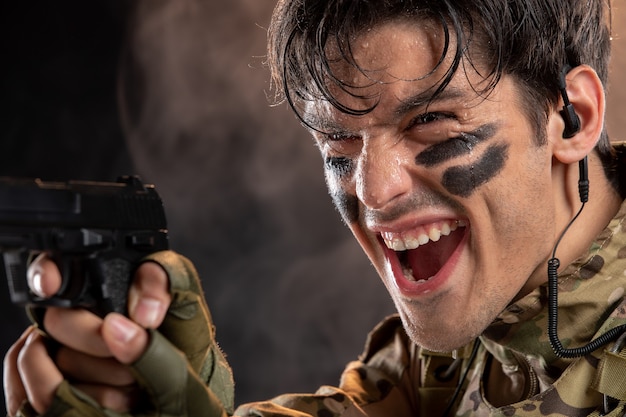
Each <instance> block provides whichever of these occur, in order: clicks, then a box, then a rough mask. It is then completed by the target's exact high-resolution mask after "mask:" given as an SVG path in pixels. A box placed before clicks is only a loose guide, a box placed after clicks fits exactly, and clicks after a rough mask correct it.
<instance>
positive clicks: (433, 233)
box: [381, 220, 467, 282]
mask: <svg viewBox="0 0 626 417" xmlns="http://www.w3.org/2000/svg"><path fill="white" fill-rule="evenodd" d="M466 226H467V224H466V222H465V221H463V220H449V221H448V220H447V221H440V222H437V223H433V224H429V225H427V226H422V227H419V228H417V229H415V230H411V231H409V232H402V233H388V232H383V233H381V238H382V241H383V243H384V245H385V247H386V249H387V250H386V251H385V252H386V254H387V256H388V257H389V258H390V260H391V261H392V264H393V263H395V262H393V257H396V258H397V262H398V264H399V265H400V267H401V270H402V274H403V275H404V277H405V278H406V279H407V280H409V281H415V282H419V281H428V280H430V279H431V278H433V277H434V276H436V275H437V273H438V272H439V271H440V270H441V269H442V268H443V267H444V265H445V264H446V263H447V262H448V260H449V259H450V258H451V257H452V254H453V253H454V252H455V250H456V248H457V247H458V246H459V244H460V243H461V241H462V240H463V236H464V234H465V233H464V230H465V227H466Z"/></svg>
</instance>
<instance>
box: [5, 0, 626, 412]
mask: <svg viewBox="0 0 626 417" xmlns="http://www.w3.org/2000/svg"><path fill="white" fill-rule="evenodd" d="M609 7H610V6H609V5H608V4H606V3H605V2H604V1H603V0H595V1H588V0H584V1H583V0H553V1H551V2H545V1H539V0H510V1H506V2H503V1H500V0H474V1H461V0H457V1H453V0H437V1H428V0H414V1H407V0H404V1H403V0H395V1H394V0H388V1H378V2H376V1H366V0H361V1H356V0H355V1H342V0H330V1H325V2H313V1H303V0H284V1H281V2H279V4H278V6H277V7H276V10H275V13H274V16H273V21H272V25H271V27H270V43H269V60H268V61H269V64H270V68H271V70H272V74H273V80H274V82H275V85H276V86H277V88H278V91H279V93H280V98H284V99H286V100H287V101H288V102H289V104H290V105H291V106H292V107H293V109H294V111H295V113H296V114H297V115H298V117H300V119H301V120H302V122H303V124H304V125H305V126H306V127H307V128H308V129H309V130H310V131H311V133H312V135H313V137H314V139H315V141H316V143H317V144H318V146H319V149H320V151H321V153H322V157H323V158H324V162H325V175H326V180H327V183H328V187H329V191H330V193H331V196H332V197H333V200H334V202H335V205H336V206H337V208H338V210H339V212H340V213H341V215H342V217H343V219H344V221H345V223H346V225H347V226H348V227H349V228H350V229H351V231H352V232H353V234H354V236H355V237H356V239H357V240H358V241H359V243H360V244H361V246H362V247H363V249H364V251H365V252H366V254H367V255H368V257H369V259H370V260H371V262H372V264H373V265H374V267H375V268H376V270H377V271H378V273H379V275H380V276H381V278H382V280H383V282H384V284H385V285H386V287H387V289H388V291H389V293H390V294H391V296H392V298H393V300H394V302H395V305H396V307H397V310H398V313H399V314H398V317H391V318H389V319H388V320H386V321H385V322H384V323H382V324H381V325H380V326H379V327H378V328H377V329H375V330H374V332H373V333H372V334H371V335H370V337H369V339H368V343H367V346H366V350H365V352H364V353H363V355H362V356H361V357H360V360H359V361H355V362H353V363H351V364H349V365H348V367H347V368H346V371H345V373H344V375H343V377H342V380H341V383H340V385H339V387H338V388H332V387H323V388H321V389H320V390H319V391H318V392H317V393H316V394H313V395H295V394H291V395H285V396H281V397H278V398H276V399H274V400H272V401H269V402H265V403H257V404H251V405H246V406H242V407H240V408H239V409H238V410H237V411H236V412H235V414H238V415H294V416H295V415H318V416H326V415H339V414H340V415H346V416H351V415H370V416H387V415H399V416H413V415H428V416H430V415H464V416H470V415H471V416H488V415H493V416H504V415H506V416H513V415H519V416H526V415H564V416H586V415H623V414H624V412H625V411H626V408H625V407H626V389H625V388H624V386H625V385H626V384H625V383H624V377H623V375H624V372H625V371H626V366H625V365H624V359H622V358H623V355H622V353H623V348H624V346H623V345H624V343H623V342H622V340H621V339H618V337H619V336H620V335H621V334H622V333H623V331H624V328H623V327H620V326H621V325H623V324H625V323H626V308H625V307H626V305H625V304H624V285H625V284H626V278H625V276H624V271H626V263H624V261H622V260H621V259H622V258H624V251H623V247H624V246H626V245H625V240H626V235H625V233H626V232H625V231H624V228H623V225H622V222H623V220H624V218H625V217H624V216H625V215H626V207H624V206H623V199H624V187H623V185H624V184H623V178H622V177H623V173H622V172H621V171H622V170H623V168H622V167H621V159H622V157H623V156H622V155H623V148H622V147H621V146H615V147H612V146H611V145H610V143H609V141H608V137H607V135H606V133H605V132H604V85H605V83H606V78H607V66H608V56H609V37H610V34H609V29H608V28H609V23H608V15H609V14H610V13H609ZM581 206H582V207H583V208H582V209H581ZM29 274H30V278H31V287H32V288H33V290H34V291H36V292H38V293H40V294H42V295H49V294H52V293H54V292H55V291H56V289H57V288H58V286H59V285H60V284H59V283H60V278H59V275H58V270H56V267H55V266H54V264H53V263H52V261H50V260H49V259H47V258H45V257H40V258H38V260H36V261H35V262H34V263H33V264H32V265H31V268H30V270H29ZM557 274H558V276H557ZM549 277H550V279H549ZM557 289H558V296H559V297H558V299H556V290H557ZM168 307H169V310H168ZM557 307H558V308H557ZM166 311H167V314H166ZM35 316H36V317H37V319H36V320H38V322H39V324H40V325H41V326H43V327H44V328H45V330H46V332H47V333H48V334H49V335H51V336H52V337H53V338H54V339H56V341H57V342H58V344H57V345H56V348H55V351H56V352H55V355H52V357H51V356H50V355H49V354H48V352H47V351H46V348H45V345H44V339H43V336H42V335H41V333H39V332H38V331H36V330H32V329H30V330H28V331H27V332H26V333H25V335H24V336H23V337H22V338H21V339H20V340H19V341H18V342H16V344H15V345H14V347H13V349H12V350H11V351H10V352H9V353H8V354H7V357H6V359H5V390H6V393H7V399H8V409H9V413H10V414H15V413H17V410H18V408H20V405H21V404H22V402H23V401H24V400H27V401H28V402H27V403H25V405H23V406H22V408H21V410H22V412H23V413H24V415H38V414H44V413H45V414H44V415H46V416H57V415H59V416H71V415H94V416H95V415H97V416H104V415H116V414H114V412H118V413H123V412H126V411H128V410H131V414H133V415H146V414H149V413H152V414H149V415H164V416H165V415H192V416H199V415H225V414H230V413H231V411H232V410H231V408H230V406H231V403H232V392H231V387H232V385H231V381H230V379H229V373H228V367H227V365H226V364H225V362H224V360H223V357H222V356H221V353H220V352H219V349H217V348H216V347H215V342H214V340H213V329H212V328H211V326H210V316H209V315H208V310H207V309H206V307H205V306H204V304H203V301H202V293H201V290H200V289H199V287H198V284H197V280H196V279H195V274H194V271H193V268H192V266H191V265H190V264H189V263H188V261H186V260H185V259H184V258H181V257H178V256H177V255H175V254H172V253H170V252H166V253H159V254H155V255H154V256H151V257H150V258H149V259H148V260H147V262H146V263H144V264H143V265H142V266H141V267H140V268H139V269H138V271H137V276H136V277H135V285H134V286H133V289H132V290H131V293H130V294H129V317H130V319H127V318H125V317H122V316H119V315H115V314H111V315H108V316H107V317H105V318H104V320H100V319H99V318H97V317H95V316H92V315H90V314H89V313H87V312H84V311H72V310H59V309H49V310H48V311H47V312H46V314H45V316H44V317H43V318H41V316H42V315H41V314H35ZM155 328H158V329H159V331H158V332H156V331H153V330H150V331H148V332H146V331H145V330H144V329H155ZM161 334H162V335H164V336H165V338H163V337H162V336H161ZM166 339H167V340H169V342H171V344H173V345H174V346H176V347H177V348H178V349H179V350H180V351H182V352H183V353H185V354H186V357H183V356H181V355H178V354H177V352H178V351H177V350H175V349H174V348H173V347H172V345H170V343H169V342H168V341H167V340H166ZM616 340H617V341H616ZM589 343H590V344H589ZM126 365H130V367H128V366H126ZM164 372H167V374H166V375H167V376H164ZM259 377H260V378H267V377H271V376H267V375H261V376H259ZM205 385H206V387H208V388H205ZM85 394H87V395H85ZM100 406H103V407H105V408H107V409H108V410H107V411H106V412H105V411H104V410H102V409H101V408H100ZM222 406H223V408H222ZM111 410H113V411H111ZM146 410H148V411H146ZM73 413H74V414H73ZM105 413H108V414H105Z"/></svg>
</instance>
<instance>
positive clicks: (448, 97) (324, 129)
mask: <svg viewBox="0 0 626 417" xmlns="http://www.w3.org/2000/svg"><path fill="white" fill-rule="evenodd" d="M464 96H465V93H464V91H463V90H461V89H459V88H455V87H452V86H448V87H446V89H445V90H443V91H441V92H439V93H438V94H437V95H436V96H433V93H432V91H431V90H430V89H429V90H424V91H420V92H419V93H417V94H414V95H412V96H409V97H406V98H404V99H402V100H399V101H400V104H399V105H398V106H397V107H396V108H395V109H394V110H393V115H394V117H395V118H396V119H402V118H403V117H405V116H406V115H407V114H410V113H412V112H414V111H415V109H418V108H427V107H428V106H429V105H431V104H434V103H440V102H445V101H452V100H458V99H460V98H462V97H464ZM302 121H303V122H304V124H305V126H306V127H307V128H308V129H312V130H314V131H319V132H320V133H329V132H333V133H350V131H349V130H347V129H346V128H345V127H343V126H341V125H340V124H338V123H336V122H334V121H333V120H331V119H329V118H324V117H318V116H317V115H316V114H313V113H310V112H306V111H305V112H304V113H303V114H302Z"/></svg>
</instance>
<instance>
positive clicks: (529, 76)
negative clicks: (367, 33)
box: [268, 0, 611, 156]
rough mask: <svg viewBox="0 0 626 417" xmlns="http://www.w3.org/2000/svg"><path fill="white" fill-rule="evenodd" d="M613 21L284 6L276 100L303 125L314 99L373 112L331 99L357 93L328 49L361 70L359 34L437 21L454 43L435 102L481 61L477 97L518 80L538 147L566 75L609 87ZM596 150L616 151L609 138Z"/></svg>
mask: <svg viewBox="0 0 626 417" xmlns="http://www.w3.org/2000/svg"><path fill="white" fill-rule="evenodd" d="M610 14H611V4H610V0H327V1H321V0H279V2H278V4H277V6H276V8H275V10H274V14H273V17H272V22H271V24H270V27H269V42H268V64H269V67H270V70H271V74H272V80H273V87H274V89H275V93H276V99H277V101H279V102H280V101H284V100H286V101H288V102H289V104H290V106H291V107H292V108H293V110H294V111H295V112H296V114H297V115H298V117H300V118H301V119H302V115H301V111H302V108H301V106H302V103H303V102H304V101H306V100H311V99H316V98H323V99H325V100H328V101H329V102H330V103H332V104H333V105H334V106H335V107H337V108H338V109H339V110H341V111H343V112H346V113H350V114H363V113H365V112H367V111H370V110H371V109H372V108H370V109H365V110H364V109H352V108H349V107H347V106H345V105H344V104H342V103H341V102H339V101H338V100H337V99H336V98H335V97H334V96H333V94H332V93H331V88H329V85H334V86H338V87H339V88H342V89H343V90H344V91H346V92H350V91H353V89H350V87H351V86H349V85H347V84H345V83H343V82H342V81H341V80H339V79H338V78H336V77H334V76H333V73H332V71H331V64H332V62H330V61H331V58H329V55H328V50H327V49H328V48H327V47H328V46H329V45H331V44H332V45H335V46H336V49H338V51H339V52H340V53H341V57H342V58H343V59H344V60H346V61H347V62H349V63H351V64H353V65H356V63H355V62H354V60H353V58H352V55H351V46H350V42H351V41H353V40H354V39H355V38H356V37H357V36H358V35H359V33H361V31H363V30H366V29H368V28H371V27H372V26H375V25H377V24H380V23H384V22H387V21H390V20H395V19H412V20H413V21H415V22H416V23H419V22H424V21H429V22H433V23H435V24H438V25H439V26H440V27H441V29H442V30H443V31H444V34H445V38H446V39H447V41H446V47H445V49H444V51H443V53H442V58H443V56H446V54H448V53H450V52H452V53H453V55H454V60H453V62H452V64H451V65H450V67H449V68H447V71H446V74H445V76H444V77H443V78H442V79H441V80H439V82H438V85H437V86H436V88H435V90H434V92H433V96H435V95H436V94H438V93H440V92H441V91H443V90H444V89H445V87H446V86H447V84H448V83H449V81H450V80H451V78H452V77H453V76H454V73H455V72H456V71H457V69H458V67H459V66H461V65H462V61H463V60H468V61H469V63H470V64H472V57H475V56H480V60H481V62H480V64H481V68H484V67H485V66H486V68H487V69H488V73H487V74H485V79H486V80H487V81H488V83H487V84H486V87H485V88H484V89H481V91H480V92H481V93H488V92H489V91H490V90H491V89H492V88H493V87H494V86H495V85H496V84H497V83H498V81H499V80H500V78H501V77H502V75H504V74H506V75H510V76H513V77H514V78H515V79H516V80H517V81H518V82H519V83H520V85H521V91H522V102H523V103H524V107H525V109H526V110H527V114H528V116H529V118H530V120H531V122H532V123H533V125H534V128H535V131H536V132H537V136H538V138H539V139H538V140H539V141H540V142H541V141H542V140H544V139H542V138H545V127H546V120H547V115H548V114H549V111H550V109H551V108H553V107H554V106H555V105H556V104H557V102H558V100H559V88H558V85H559V77H560V76H561V71H562V69H563V68H564V66H566V65H570V66H572V67H575V66H577V65H580V64H588V65H589V66H591V67H592V68H594V69H595V71H596V72H597V73H598V76H599V78H600V80H601V81H602V83H603V85H604V86H606V81H607V77H608V65H609V55H610V32H611V28H610V20H611V19H610ZM451 43H452V44H451ZM450 48H453V49H450ZM476 52H479V53H478V54H477V53H476ZM598 151H599V152H600V154H601V155H604V156H608V155H609V154H610V152H611V151H610V143H609V140H608V136H607V134H606V132H605V131H603V133H602V137H601V139H600V141H599V143H598Z"/></svg>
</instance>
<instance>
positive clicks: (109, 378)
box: [55, 347, 135, 387]
mask: <svg viewBox="0 0 626 417" xmlns="http://www.w3.org/2000/svg"><path fill="white" fill-rule="evenodd" d="M55 362H56V364H57V367H58V368H59V370H60V371H61V372H62V373H63V375H64V376H65V379H67V380H69V381H80V382H81V383H86V384H99V385H110V386H117V387H125V386H129V385H132V384H133V383H134V382H135V378H134V377H133V375H132V373H131V372H130V371H129V370H128V367H127V366H125V365H122V364H121V363H119V362H118V361H117V360H115V359H113V358H97V357H94V356H91V355H87V354H84V353H82V352H79V351H76V350H74V349H69V348H66V347H61V348H60V349H59V350H58V351H57V354H56V356H55Z"/></svg>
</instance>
